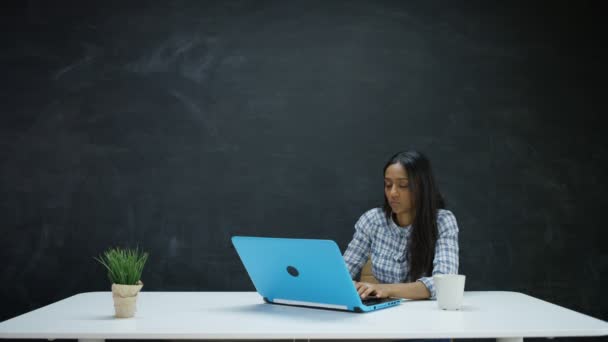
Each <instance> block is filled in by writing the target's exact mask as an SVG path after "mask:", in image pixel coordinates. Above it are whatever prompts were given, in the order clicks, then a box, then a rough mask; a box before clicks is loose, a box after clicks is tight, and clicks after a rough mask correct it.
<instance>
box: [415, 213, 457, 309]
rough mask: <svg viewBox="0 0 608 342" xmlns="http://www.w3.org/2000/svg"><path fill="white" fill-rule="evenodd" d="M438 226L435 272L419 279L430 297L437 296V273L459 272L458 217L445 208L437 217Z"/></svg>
mask: <svg viewBox="0 0 608 342" xmlns="http://www.w3.org/2000/svg"><path fill="white" fill-rule="evenodd" d="M437 228H438V230H439V238H438V239H437V242H436V243H435V258H434V259H433V273H432V275H431V276H430V277H423V278H420V279H418V282H422V283H423V284H424V285H425V286H426V288H427V289H428V290H429V293H430V294H431V296H430V298H431V299H434V298H435V282H434V281H433V277H432V276H433V275H435V274H458V264H459V261H458V251H459V247H458V223H456V217H454V214H452V212H451V211H449V210H443V211H442V213H441V215H440V216H439V217H438V218H437Z"/></svg>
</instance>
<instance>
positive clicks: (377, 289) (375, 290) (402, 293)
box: [355, 281, 431, 299]
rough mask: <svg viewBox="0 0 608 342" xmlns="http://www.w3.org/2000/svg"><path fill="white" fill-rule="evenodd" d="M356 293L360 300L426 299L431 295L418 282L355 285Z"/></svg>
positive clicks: (358, 283)
mask: <svg viewBox="0 0 608 342" xmlns="http://www.w3.org/2000/svg"><path fill="white" fill-rule="evenodd" d="M355 287H356V288H357V292H359V295H360V296H361V299H366V298H367V297H368V296H371V297H378V298H386V297H395V298H407V299H427V298H429V297H430V296H431V293H430V292H429V290H428V289H427V288H426V286H425V285H424V284H423V283H422V282H420V281H415V282H413V283H399V284H371V283H361V282H357V283H355Z"/></svg>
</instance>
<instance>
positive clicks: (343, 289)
mask: <svg viewBox="0 0 608 342" xmlns="http://www.w3.org/2000/svg"><path fill="white" fill-rule="evenodd" d="M232 244H233V245H234V247H235V249H236V251H237V253H238V255H239V257H240V258H241V261H242V262H243V265H244V266H245V269H246V270H247V273H248V274H249V277H250V278H251V281H252V282H253V285H254V286H255V288H256V290H257V292H258V293H259V294H260V295H261V296H262V297H263V298H264V300H265V301H266V302H269V303H275V304H287V305H299V306H311V307H320V308H326V309H337V310H348V311H356V312H365V311H372V310H376V309H381V308H385V307H389V306H393V305H396V304H399V303H400V302H401V300H400V299H392V300H386V301H380V302H378V303H375V304H373V305H364V304H363V302H362V301H361V298H360V297H359V294H358V293H357V290H356V289H355V286H354V284H353V281H352V279H351V277H350V274H349V272H348V269H347V267H346V264H345V262H344V259H343V257H342V254H341V253H340V249H339V248H338V245H337V244H336V243H335V242H334V241H331V240H316V239H287V238H269V237H253V236H234V237H233V238H232Z"/></svg>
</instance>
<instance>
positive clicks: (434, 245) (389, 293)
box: [344, 151, 458, 299]
mask: <svg viewBox="0 0 608 342" xmlns="http://www.w3.org/2000/svg"><path fill="white" fill-rule="evenodd" d="M444 207H445V205H444V201H443V197H442V196H441V194H440V193H439V190H438V189H437V185H436V183H435V180H434V178H433V174H432V171H431V164H430V162H429V161H428V159H427V158H426V157H425V156H424V155H422V154H421V153H419V152H416V151H407V152H400V153H397V154H395V155H394V156H393V157H392V158H391V159H390V160H389V161H388V163H387V164H386V165H385V167H384V206H383V207H382V208H375V209H372V210H369V211H368V212H366V213H365V214H363V215H362V216H361V218H360V219H359V220H358V221H357V223H356V224H355V234H354V236H353V240H352V241H351V242H350V244H349V245H348V248H347V250H346V252H345V253H344V260H345V261H346V264H347V266H348V268H349V271H350V274H351V276H352V277H353V279H355V278H356V277H357V275H358V274H359V273H360V272H361V269H362V267H363V265H365V263H366V262H367V260H368V259H369V258H370V257H371V260H372V272H373V274H374V276H375V277H376V279H378V281H379V282H380V284H372V283H365V282H358V281H355V286H356V288H357V291H358V292H359V295H360V296H361V298H362V299H366V298H367V297H370V296H372V297H378V298H384V297H399V298H408V299H426V298H431V299H434V298H435V286H434V283H433V278H432V275H435V274H450V273H453V274H456V273H458V225H457V223H456V218H455V217H454V215H453V214H452V212H450V211H449V210H445V209H444Z"/></svg>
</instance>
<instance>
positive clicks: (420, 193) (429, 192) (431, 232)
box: [383, 151, 445, 280]
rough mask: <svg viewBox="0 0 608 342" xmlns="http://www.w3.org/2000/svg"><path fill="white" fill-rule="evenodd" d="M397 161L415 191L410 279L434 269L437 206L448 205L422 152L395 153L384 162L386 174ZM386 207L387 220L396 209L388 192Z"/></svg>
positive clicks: (419, 276) (429, 272)
mask: <svg viewBox="0 0 608 342" xmlns="http://www.w3.org/2000/svg"><path fill="white" fill-rule="evenodd" d="M396 163H399V164H401V166H403V168H404V169H405V170H406V172H407V176H408V179H409V189H410V193H411V194H412V204H413V209H414V220H413V222H412V234H411V235H410V241H409V248H408V259H409V263H410V265H409V266H410V273H409V279H410V280H416V279H419V278H421V277H424V276H427V275H431V273H432V271H433V259H434V257H435V243H436V242H437V237H438V236H439V232H438V229H437V210H438V209H444V208H445V201H444V200H443V196H441V193H440V192H439V189H438V188H437V184H436V183H435V178H434V177H433V172H432V170H431V163H430V162H429V160H428V159H427V158H426V157H425V156H424V155H423V154H422V153H420V152H417V151H405V152H399V153H397V154H395V155H394V156H392V157H391V159H389V161H388V162H387V163H386V165H385V166H384V174H386V169H387V168H388V167H389V166H391V165H393V164H396ZM384 174H383V177H384ZM383 210H384V214H385V215H386V220H387V221H388V220H390V219H391V217H392V216H393V212H392V210H391V206H390V205H389V204H388V200H387V198H386V195H385V196H384V206H383ZM395 220H396V218H395Z"/></svg>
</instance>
